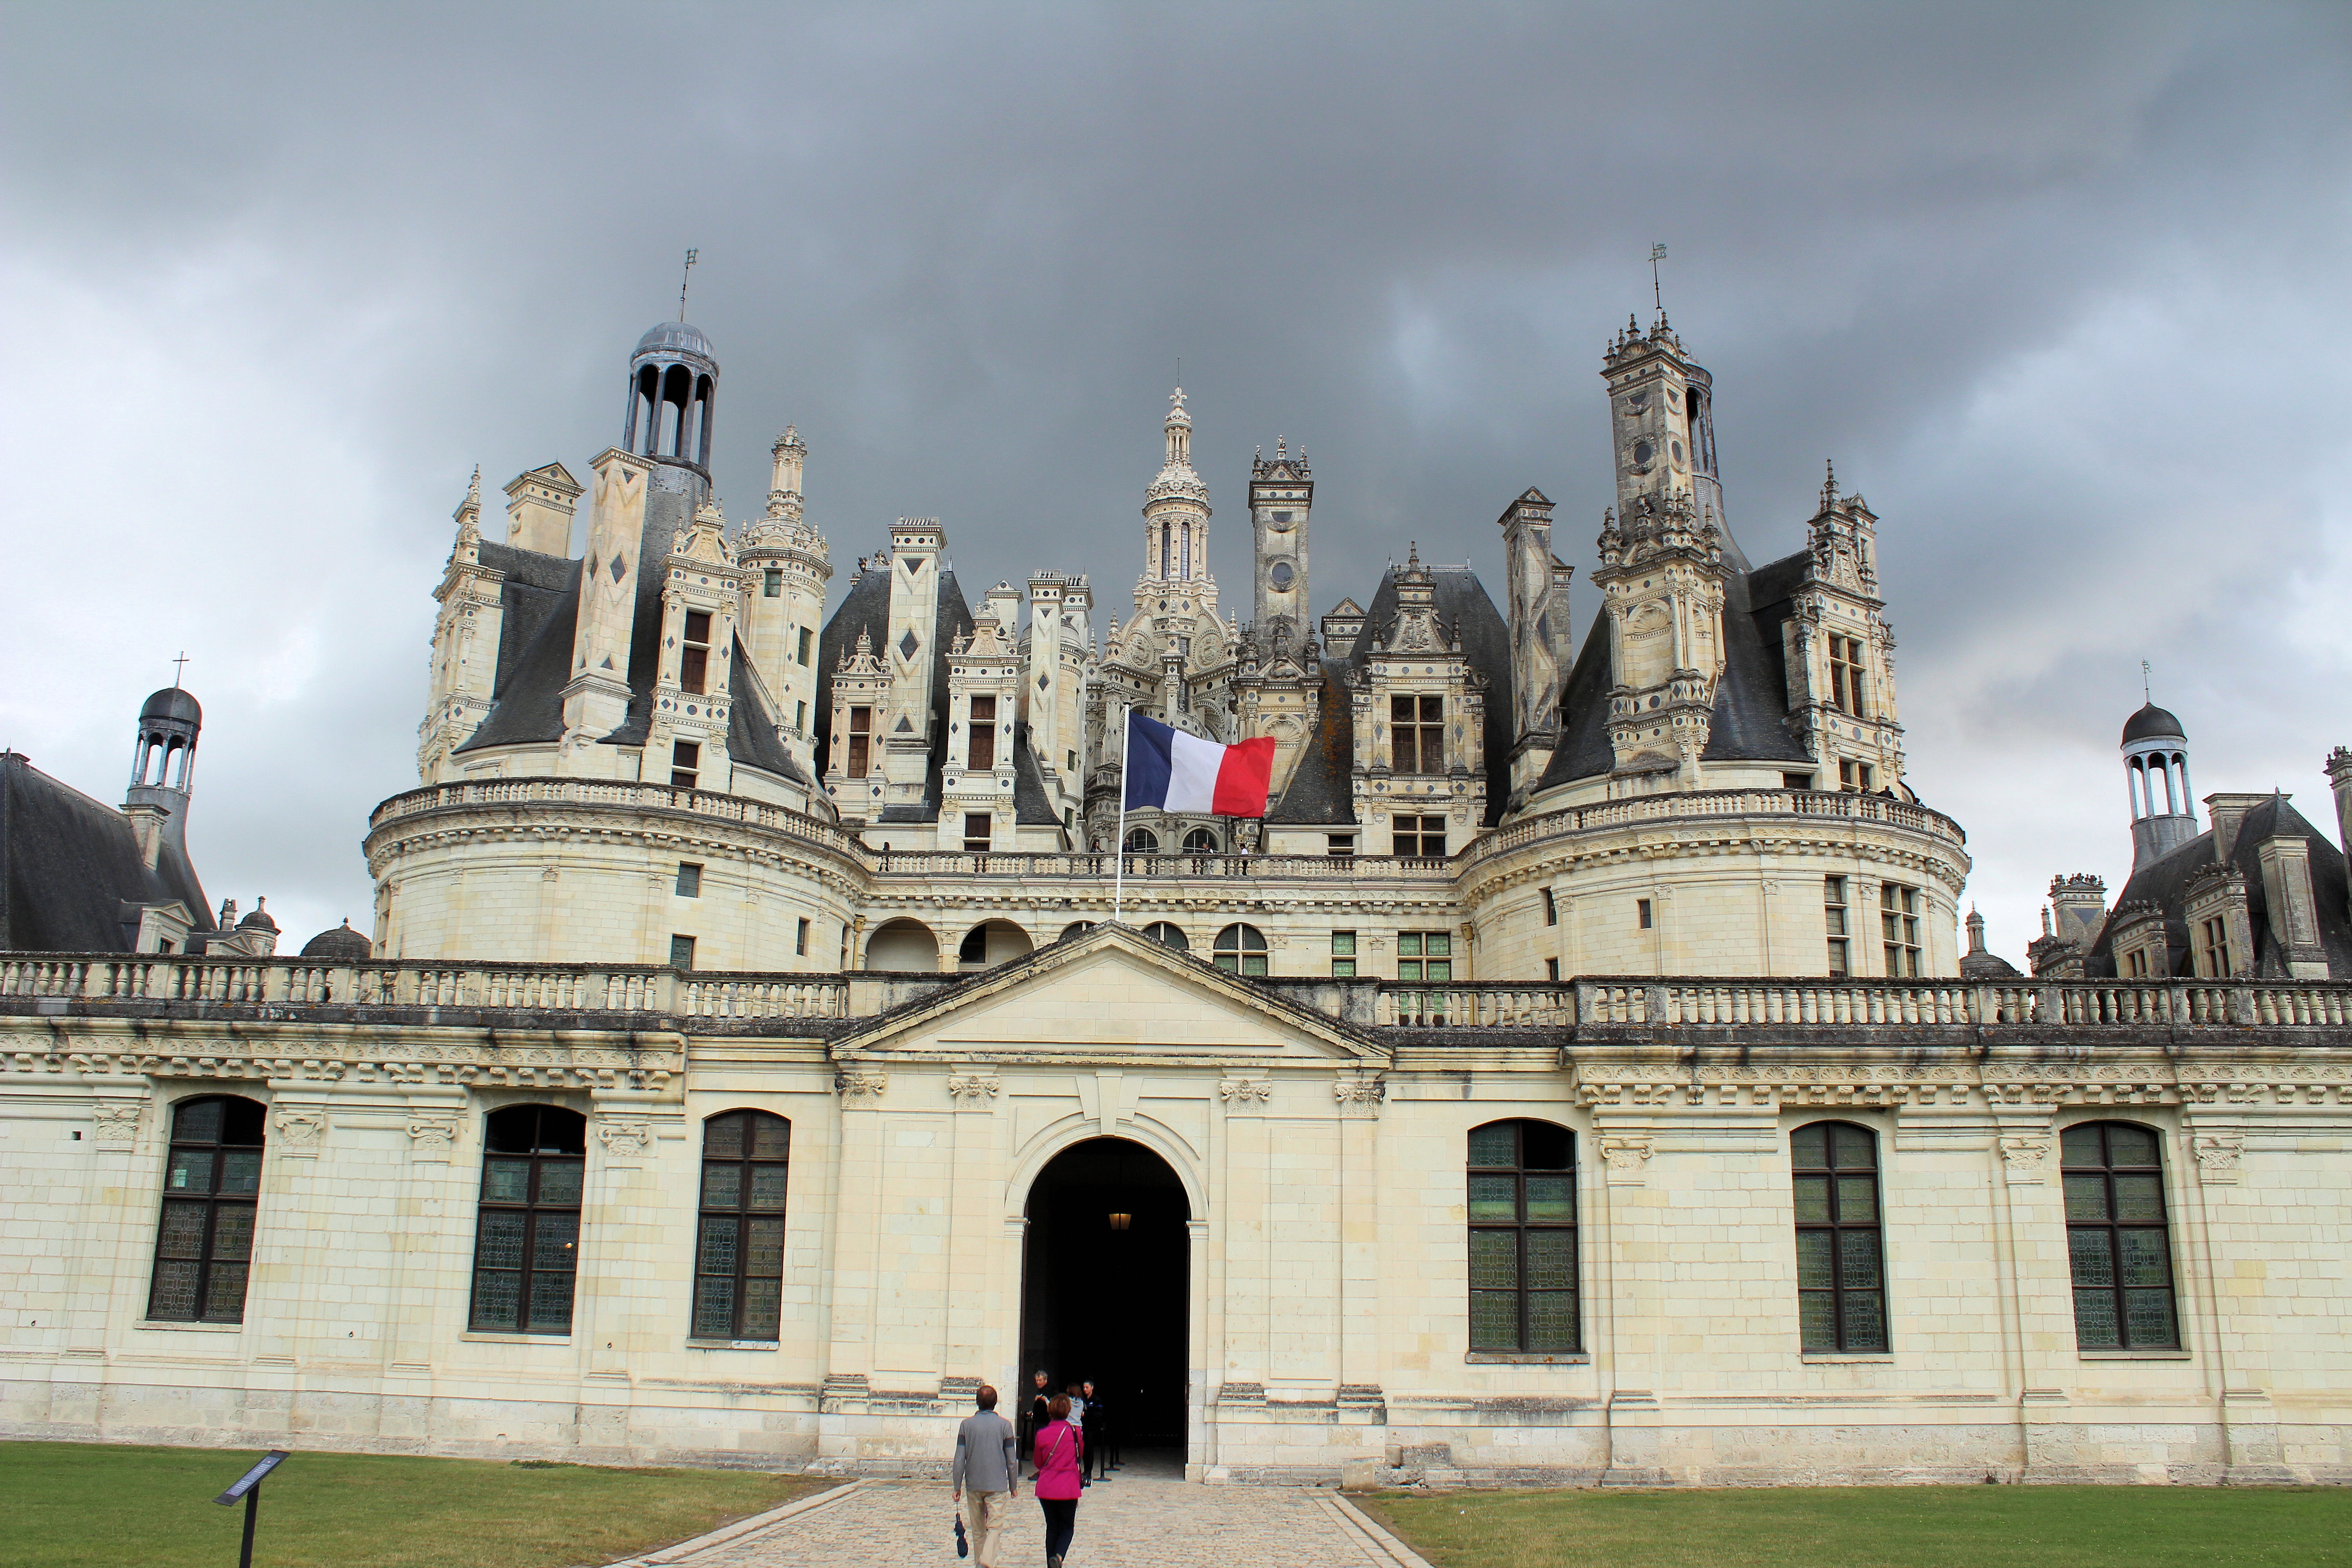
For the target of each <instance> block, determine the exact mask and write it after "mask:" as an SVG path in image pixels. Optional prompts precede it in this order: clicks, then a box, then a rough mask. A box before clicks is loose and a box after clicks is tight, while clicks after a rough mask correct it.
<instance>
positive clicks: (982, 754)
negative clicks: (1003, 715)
mask: <svg viewBox="0 0 2352 1568" xmlns="http://www.w3.org/2000/svg"><path fill="white" fill-rule="evenodd" d="M964 765H965V766H966V767H968V768H970V769H971V771H972V772H973V773H986V772H988V770H989V769H991V768H992V767H994V766H995V765H996V699H995V698H993V697H975V698H973V699H972V700H971V755H970V756H969V758H967V760H966V761H965V763H964ZM967 837H968V836H967Z"/></svg>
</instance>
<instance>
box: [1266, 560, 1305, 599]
mask: <svg viewBox="0 0 2352 1568" xmlns="http://www.w3.org/2000/svg"><path fill="white" fill-rule="evenodd" d="M1266 576H1267V578H1268V579H1269V580H1270V581H1272V583H1273V584H1274V585H1275V586H1276V587H1277V588H1279V589H1281V590H1282V591H1283V592H1285V593H1288V592H1289V591H1290V584H1292V583H1293V582H1295V581H1297V577H1298V574H1297V573H1296V572H1294V571H1292V570H1291V567H1290V563H1289V562H1287V561H1277V562H1276V563H1274V570H1273V571H1271V572H1268V573H1267V574H1266Z"/></svg>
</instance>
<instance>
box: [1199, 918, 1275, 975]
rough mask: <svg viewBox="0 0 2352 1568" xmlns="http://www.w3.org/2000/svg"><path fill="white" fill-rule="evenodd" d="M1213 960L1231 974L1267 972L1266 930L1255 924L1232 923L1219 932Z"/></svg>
mask: <svg viewBox="0 0 2352 1568" xmlns="http://www.w3.org/2000/svg"><path fill="white" fill-rule="evenodd" d="M1213 952H1214V954H1215V956H1214V957H1213V959H1212V960H1211V962H1212V963H1215V964H1216V966H1217V967H1218V968H1219V969H1222V970H1223V971H1225V972H1226V973H1229V974H1248V975H1259V974H1264V973H1265V932H1264V931H1260V930H1258V929H1257V927H1255V926H1250V925H1230V926H1227V927H1226V928H1225V929H1224V930H1223V931H1219V932H1218V933H1217V942H1216V946H1215V948H1214V949H1213Z"/></svg>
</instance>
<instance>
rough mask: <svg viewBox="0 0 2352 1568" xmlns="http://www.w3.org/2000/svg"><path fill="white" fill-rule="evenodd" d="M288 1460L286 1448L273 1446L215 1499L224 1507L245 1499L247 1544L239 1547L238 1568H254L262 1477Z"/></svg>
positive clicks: (237, 1555)
mask: <svg viewBox="0 0 2352 1568" xmlns="http://www.w3.org/2000/svg"><path fill="white" fill-rule="evenodd" d="M285 1462H286V1450H285V1449H283V1448H272V1449H270V1450H269V1452H268V1453H267V1454H265V1455H263V1456H262V1458H261V1462H260V1463H259V1464H257V1465H256V1466H254V1467H253V1468H251V1469H249V1470H247V1471H246V1472H245V1474H243V1475H241V1476H239V1477H237V1479H236V1481H235V1482H234V1483H232V1484H231V1485H230V1487H229V1489H228V1490H226V1491H225V1492H223V1493H221V1495H220V1496H218V1497H216V1498H215V1499H213V1501H215V1502H216V1503H218V1504H220V1505H221V1507H223V1508H234V1507H235V1506H236V1500H237V1499H239V1498H243V1499H244V1500H245V1544H244V1545H243V1546H242V1547H240V1548H238V1550H237V1554H236V1568H253V1521H254V1519H255V1517H256V1516H257V1514H258V1513H259V1512H260V1510H261V1479H262V1478H263V1477H264V1476H267V1475H268V1473H269V1472H270V1471H272V1470H274V1469H276V1468H278V1466H280V1465H282V1464H284V1463H285Z"/></svg>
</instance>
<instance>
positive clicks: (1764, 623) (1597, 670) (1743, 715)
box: [1535, 536, 1812, 794]
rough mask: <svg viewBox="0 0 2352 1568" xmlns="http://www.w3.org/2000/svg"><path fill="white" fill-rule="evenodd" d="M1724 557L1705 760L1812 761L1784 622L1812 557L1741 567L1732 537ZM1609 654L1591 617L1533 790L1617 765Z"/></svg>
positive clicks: (1603, 622)
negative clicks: (1555, 741)
mask: <svg viewBox="0 0 2352 1568" xmlns="http://www.w3.org/2000/svg"><path fill="white" fill-rule="evenodd" d="M1725 542H1726V549H1725V551H1724V559H1725V560H1726V561H1727V563H1733V566H1734V569H1733V571H1732V573H1731V575H1730V577H1729V578H1728V579H1727V581H1726V583H1725V584H1724V591H1723V644H1724V647H1723V679H1721V680H1719V681H1718V682H1717V684H1716V689H1715V717H1714V721H1713V722H1712V723H1711V724H1710V725H1709V727H1708V731H1707V738H1706V751H1704V752H1700V753H1699V761H1701V762H1703V763H1724V762H1778V763H1801V764H1804V765H1806V766H1808V767H1810V766H1811V763H1812V757H1811V754H1810V753H1809V752H1806V750H1805V749H1804V747H1803V745H1802V744H1801V742H1799V740H1798V738H1797V732H1796V731H1795V729H1794V728H1793V727H1792V726H1791V725H1790V722H1789V676H1788V666H1787V663H1786V660H1785V658H1784V656H1783V654H1782V651H1781V645H1780V625H1781V623H1782V622H1783V621H1786V620H1787V619H1788V618H1789V613H1790V596H1791V595H1793V594H1794V593H1795V591H1796V587H1797V584H1799V583H1800V582H1801V581H1802V580H1803V577H1804V573H1805V567H1806V564H1807V563H1808V562H1809V561H1810V559H1811V557H1810V555H1809V554H1808V552H1805V551H1802V550H1800V551H1798V552H1796V553H1795V554H1793V555H1789V556H1784V557H1782V558H1781V559H1780V560H1778V561H1771V562H1767V563H1765V564H1763V565H1761V566H1759V567H1757V568H1755V569H1754V570H1752V571H1746V570H1741V569H1740V568H1741V567H1742V566H1744V565H1745V563H1746V558H1745V557H1744V556H1742V555H1740V554H1739V552H1738V548H1737V546H1735V545H1732V544H1731V542H1730V540H1729V537H1728V536H1726V541H1725ZM1616 683H1617V682H1616V676H1615V672H1614V670H1613V668H1612V662H1611V659H1610V656H1609V621H1608V617H1606V616H1593V617H1592V625H1591V629H1590V630H1588V631H1587V632H1586V633H1585V637H1584V647H1582V648H1581V649H1580V650H1579V651H1578V653H1577V656H1576V663H1575V664H1574V666H1572V667H1571V668H1570V671H1569V677H1568V693H1567V707H1568V729H1567V732H1566V733H1565V734H1563V735H1562V736H1561V737H1560V741H1559V746H1558V747H1557V748H1555V749H1554V750H1553V752H1552V754H1551V762H1550V763H1549V765H1548V766H1547V767H1546V768H1545V769H1544V771H1543V776H1542V777H1541V778H1539V779H1538V780H1537V781H1536V785H1535V793H1538V794H1539V793H1541V792H1542V791H1544V790H1548V789H1550V788H1552V787H1554V786H1555V785H1559V784H1572V783H1574V782H1575V781H1576V780H1578V779H1587V778H1593V777H1596V776H1598V775H1600V774H1602V773H1608V772H1609V771H1610V770H1611V769H1612V768H1614V767H1615V766H1616V765H1617V757H1616V751H1615V749H1614V748H1613V747H1612V746H1611V745H1610V744H1609V691H1610V689H1611V688H1612V686H1614V685H1616Z"/></svg>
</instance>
